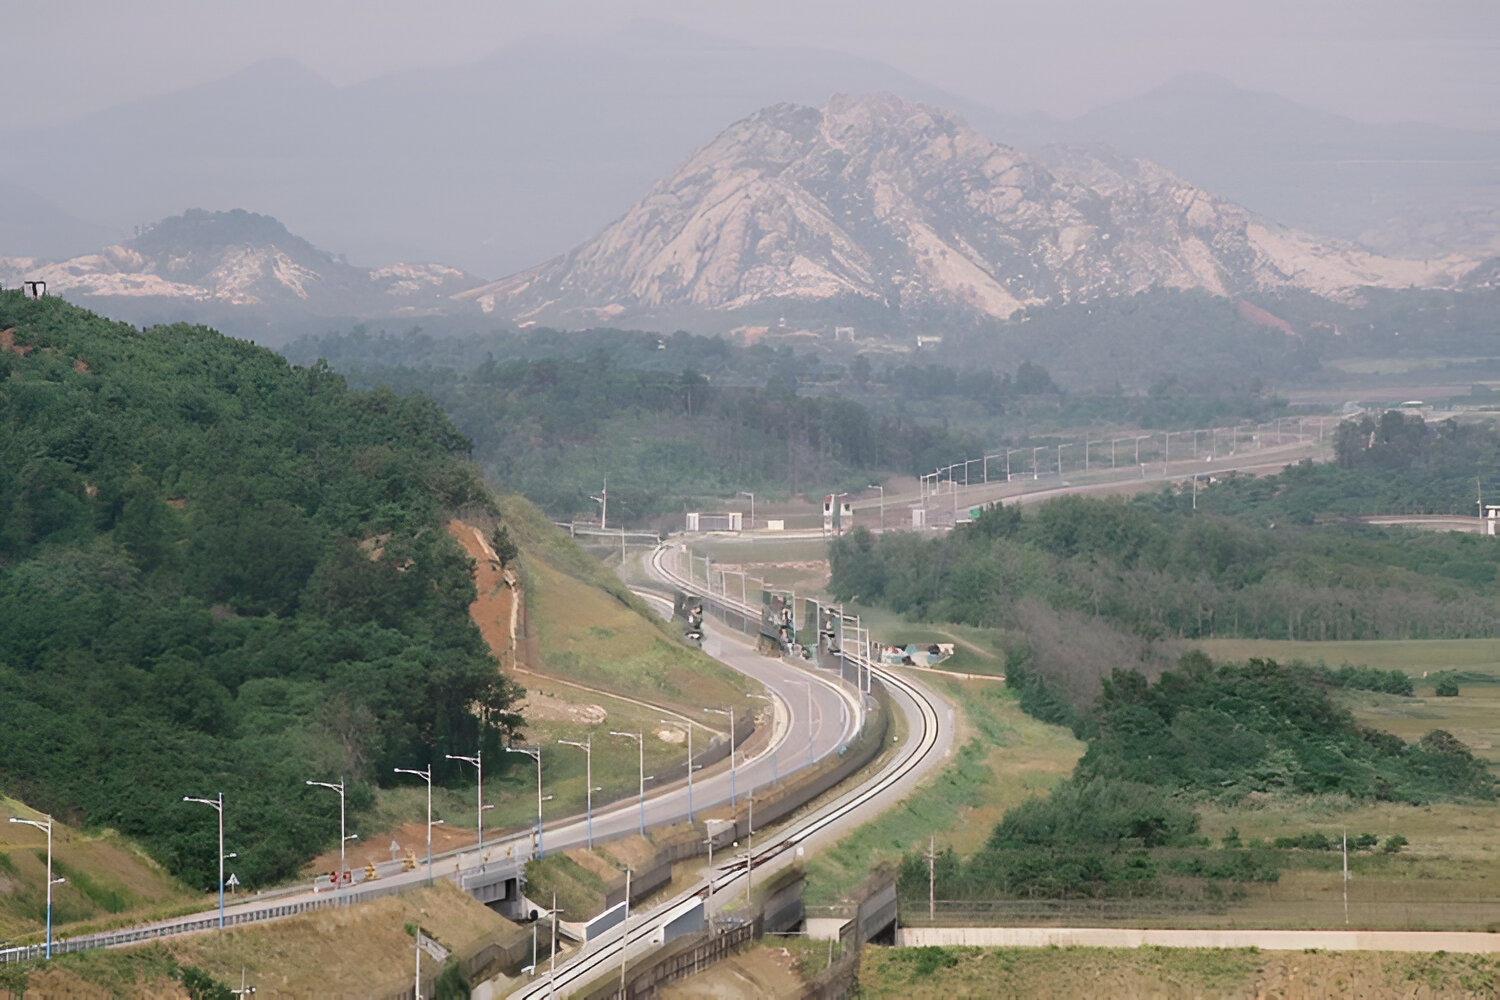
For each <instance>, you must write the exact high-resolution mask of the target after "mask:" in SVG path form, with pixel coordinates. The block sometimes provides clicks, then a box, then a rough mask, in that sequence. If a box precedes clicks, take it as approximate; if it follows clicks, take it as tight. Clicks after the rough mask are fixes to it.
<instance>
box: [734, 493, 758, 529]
mask: <svg viewBox="0 0 1500 1000" xmlns="http://www.w3.org/2000/svg"><path fill="white" fill-rule="evenodd" d="M735 496H737V497H749V498H750V530H751V531H754V530H755V494H754V493H751V492H750V491H749V490H740V491H739V492H738V493H736V494H735Z"/></svg>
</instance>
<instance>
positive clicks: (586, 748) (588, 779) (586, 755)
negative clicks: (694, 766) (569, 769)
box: [557, 733, 692, 851]
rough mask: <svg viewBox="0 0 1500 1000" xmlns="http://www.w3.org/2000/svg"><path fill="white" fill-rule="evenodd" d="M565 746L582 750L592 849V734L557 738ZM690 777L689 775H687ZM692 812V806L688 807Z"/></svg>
mask: <svg viewBox="0 0 1500 1000" xmlns="http://www.w3.org/2000/svg"><path fill="white" fill-rule="evenodd" d="M557 742H559V743H561V744H562V745H563V746H565V747H577V748H578V749H580V750H582V751H583V775H584V782H585V792H586V795H587V798H586V799H585V800H584V801H585V802H586V803H587V805H586V806H585V807H584V823H585V829H587V830H588V838H589V850H591V851H592V850H593V849H594V734H593V733H589V738H588V739H587V740H585V741H584V742H582V743H579V742H578V741H577V740H558V741H557ZM689 777H690V778H691V775H689ZM688 811H689V812H690V813H691V812H692V807H691V806H689V807H688Z"/></svg>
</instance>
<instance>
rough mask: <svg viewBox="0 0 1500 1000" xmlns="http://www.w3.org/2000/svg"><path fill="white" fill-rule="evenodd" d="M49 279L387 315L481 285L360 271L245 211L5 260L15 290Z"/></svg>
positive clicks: (79, 288) (108, 294)
mask: <svg viewBox="0 0 1500 1000" xmlns="http://www.w3.org/2000/svg"><path fill="white" fill-rule="evenodd" d="M33 279H41V280H44V281H46V282H47V285H48V290H49V291H50V292H51V293H52V294H60V295H66V296H69V297H76V298H80V299H85V300H89V301H91V302H97V301H98V300H111V299H113V300H122V299H127V300H128V299H133V300H145V299H152V300H173V301H176V302H178V303H199V304H218V305H225V306H238V307H266V306H271V307H292V308H295V309H297V310H299V311H306V312H310V313H313V314H324V315H328V314H346V315H382V314H387V313H392V312H402V311H434V310H439V309H446V308H450V307H451V300H450V298H449V296H451V295H452V294H453V293H455V292H458V291H461V290H462V289H465V288H471V287H473V286H474V284H476V283H477V281H478V279H477V278H474V277H473V276H471V275H468V274H465V273H464V272H463V271H461V270H459V269H457V268H453V267H445V266H443V265H439V264H407V263H403V264H393V265H390V266H387V267H381V268H375V269H367V268H361V267H355V266H353V265H351V264H348V263H347V262H345V261H344V260H343V259H342V258H341V257H337V256H335V255H334V254H331V253H329V252H327V251H325V250H320V249H319V248H318V247H315V246H313V245H312V244H311V243H309V242H308V241H307V240H305V239H303V238H302V237H300V236H297V235H295V234H294V233H291V232H290V231H288V230H287V228H286V227H285V226H283V225H282V224H281V223H280V222H279V221H277V220H276V219H274V218H272V217H271V216H269V215H258V214H256V213H254V212H247V211H245V210H243V209H234V210H231V211H226V212H217V211H207V210H204V209H200V208H193V209H188V210H187V211H186V212H184V213H183V214H182V215H175V216H171V217H169V218H166V219H163V220H161V221H160V222H158V223H156V224H154V225H152V226H148V227H146V228H145V229H144V230H143V231H141V232H140V233H138V234H137V235H136V236H135V237H134V238H133V239H129V240H126V241H124V242H123V243H118V244H112V245H110V246H106V247H104V248H102V249H101V250H99V251H98V252H96V253H91V254H83V255H81V256H77V257H72V258H69V259H67V260H62V261H46V260H38V259H35V258H22V257H0V280H3V281H5V282H6V283H7V284H11V283H18V282H20V281H22V280H33Z"/></svg>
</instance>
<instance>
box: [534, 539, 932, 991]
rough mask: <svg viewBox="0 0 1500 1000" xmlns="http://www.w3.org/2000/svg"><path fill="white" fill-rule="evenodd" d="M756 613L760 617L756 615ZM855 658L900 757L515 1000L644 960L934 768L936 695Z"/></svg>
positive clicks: (678, 581)
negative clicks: (706, 913) (756, 879)
mask: <svg viewBox="0 0 1500 1000" xmlns="http://www.w3.org/2000/svg"><path fill="white" fill-rule="evenodd" d="M664 552H665V549H664V548H659V549H657V551H656V553H655V554H654V555H653V556H652V565H653V567H655V569H656V571H657V572H658V574H659V575H661V576H662V578H663V579H665V580H667V581H668V582H670V583H672V584H673V585H674V586H676V587H679V588H680V589H682V590H683V591H684V592H687V593H691V594H693V595H695V596H696V597H699V598H700V599H702V600H705V601H714V602H717V603H720V604H723V605H725V606H727V607H730V608H731V609H732V610H734V611H736V612H738V613H746V612H747V611H749V610H750V609H748V608H747V607H745V606H744V605H742V604H741V602H739V601H735V600H733V599H732V598H725V597H723V596H722V595H718V594H712V593H709V592H706V591H704V590H703V589H702V588H701V587H699V586H697V585H695V584H693V583H692V582H691V581H689V580H684V579H682V578H681V577H680V576H677V574H676V573H675V572H674V571H673V570H671V569H670V568H668V567H667V566H666V565H665V562H666V560H665V558H664ZM756 613H757V614H758V609H757V611H756ZM851 658H852V659H859V660H860V661H861V664H862V665H863V666H865V667H867V668H868V669H869V670H870V671H871V672H872V675H873V676H874V677H875V678H876V679H877V680H879V681H880V683H881V684H882V685H884V686H885V689H886V691H887V692H888V693H889V694H890V695H891V697H892V700H893V702H895V703H897V704H898V705H899V708H900V710H901V711H902V712H903V713H904V714H905V715H906V716H907V719H908V724H909V727H910V730H909V731H910V735H909V737H908V739H907V744H906V746H905V747H904V748H903V750H902V751H901V752H900V753H898V754H897V755H896V756H895V757H894V758H892V759H891V760H890V761H888V762H887V763H886V765H885V767H883V768H882V769H881V770H880V771H879V773H877V774H876V775H874V776H873V777H872V778H870V779H869V780H867V781H865V782H864V783H863V784H861V785H859V786H858V787H856V788H853V789H851V790H850V791H848V792H846V793H845V794H844V795H842V796H840V797H839V798H837V799H835V800H834V801H832V802H830V803H828V804H826V805H824V806H822V807H821V808H819V809H816V810H814V811H813V812H812V813H811V814H809V815H807V816H804V817H802V818H800V819H797V820H794V821H793V822H791V823H790V824H787V825H785V826H783V827H782V828H781V829H780V830H779V831H778V832H777V833H775V834H773V835H772V837H771V839H770V840H768V841H767V842H765V843H763V844H759V845H756V846H755V847H754V848H753V849H752V850H751V852H750V854H749V857H748V859H746V858H743V857H742V858H738V859H736V860H735V861H733V862H732V863H731V864H730V865H726V866H723V867H722V868H720V869H719V870H716V871H714V872H711V873H710V874H709V877H708V878H707V879H705V880H703V881H702V882H699V883H698V884H697V885H694V886H693V887H691V888H690V889H688V890H686V891H684V892H683V893H681V894H679V895H678V896H676V897H675V898H673V899H671V900H669V901H668V902H666V903H664V904H662V905H660V906H658V907H656V908H655V909H653V910H651V911H650V912H649V913H647V914H645V915H643V916H640V917H635V918H632V919H631V920H629V921H627V922H626V923H625V924H624V925H622V926H621V927H620V928H619V929H617V930H616V929H611V930H610V931H609V932H606V933H605V934H604V935H603V936H602V937H600V938H599V939H597V940H596V941H593V942H589V943H588V944H587V945H585V947H584V949H583V950H582V951H581V952H580V953H578V954H577V955H576V956H574V957H573V958H572V959H571V960H570V961H568V962H565V963H564V964H563V965H562V966H560V967H559V968H558V969H557V970H556V974H555V978H552V977H548V978H545V979H539V980H537V981H536V982H534V983H531V984H529V985H528V986H526V987H524V988H523V989H521V990H518V991H516V992H515V993H513V994H512V996H516V997H521V998H524V1000H540V998H543V997H554V996H555V997H563V996H567V995H568V994H570V993H572V992H574V991H575V990H577V989H579V988H581V987H583V986H585V985H587V984H589V983H592V982H595V981H597V980H600V979H603V978H604V977H605V976H607V975H611V974H614V972H615V971H616V970H618V969H619V968H620V963H621V949H622V948H623V949H624V950H625V960H626V961H628V960H629V959H630V958H638V957H640V956H642V955H644V954H646V953H647V952H649V951H650V950H651V949H652V948H654V947H656V946H657V945H658V944H659V943H660V940H661V932H662V931H663V929H664V928H665V927H666V926H667V925H668V924H670V923H672V922H673V921H675V920H677V919H678V918H680V917H682V916H684V915H686V914H688V913H690V912H691V911H692V910H693V908H694V907H697V906H701V905H705V904H706V902H707V901H708V900H709V899H711V898H712V897H714V896H717V895H718V894H720V893H724V892H738V891H740V889H741V888H742V887H743V885H744V884H745V883H748V881H749V880H750V879H751V878H752V877H753V874H754V873H756V872H767V871H769V870H774V869H775V868H778V867H780V866H781V865H784V864H787V863H790V862H791V861H792V860H794V859H795V858H796V857H797V856H798V852H799V849H801V848H804V847H806V846H809V844H810V842H811V841H813V840H814V839H816V838H818V837H819V836H820V835H831V833H832V831H834V830H835V829H837V827H838V825H839V824H840V823H842V822H844V821H846V820H849V819H851V818H852V817H854V816H856V815H857V814H858V813H859V812H860V811H861V810H863V809H865V808H867V807H871V806H873V805H874V804H876V803H878V802H879V800H880V799H881V797H882V796H885V795H888V794H894V793H898V792H899V791H900V789H901V785H902V783H903V781H905V780H907V779H908V778H911V777H912V776H913V775H914V774H915V773H916V772H918V771H920V770H921V769H922V768H923V767H924V766H925V765H927V764H929V763H931V761H932V760H933V759H934V758H935V757H936V756H940V750H939V748H940V745H941V736H942V731H943V715H942V714H941V713H940V712H939V711H938V708H937V706H936V705H935V704H934V703H933V699H932V698H931V696H929V695H928V693H927V692H926V691H925V690H923V689H922V687H921V686H920V685H918V684H915V683H913V682H911V681H909V680H907V679H906V678H905V677H903V676H901V675H900V674H899V673H897V672H895V671H893V670H889V669H887V668H885V667H883V666H881V665H879V664H877V663H872V662H870V661H868V660H864V659H863V658H860V657H851Z"/></svg>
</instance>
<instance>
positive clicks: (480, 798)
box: [443, 749, 484, 851]
mask: <svg viewBox="0 0 1500 1000" xmlns="http://www.w3.org/2000/svg"><path fill="white" fill-rule="evenodd" d="M443 756H445V757H447V758H448V759H449V760H461V761H463V762H464V763H465V764H473V765H474V767H475V768H477V769H478V771H479V792H478V795H477V797H476V798H475V801H474V836H475V842H474V849H475V850H476V851H482V850H484V750H483V749H479V750H476V751H474V756H472V757H464V756H462V755H460V754H455V753H450V754H444V755H443Z"/></svg>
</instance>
